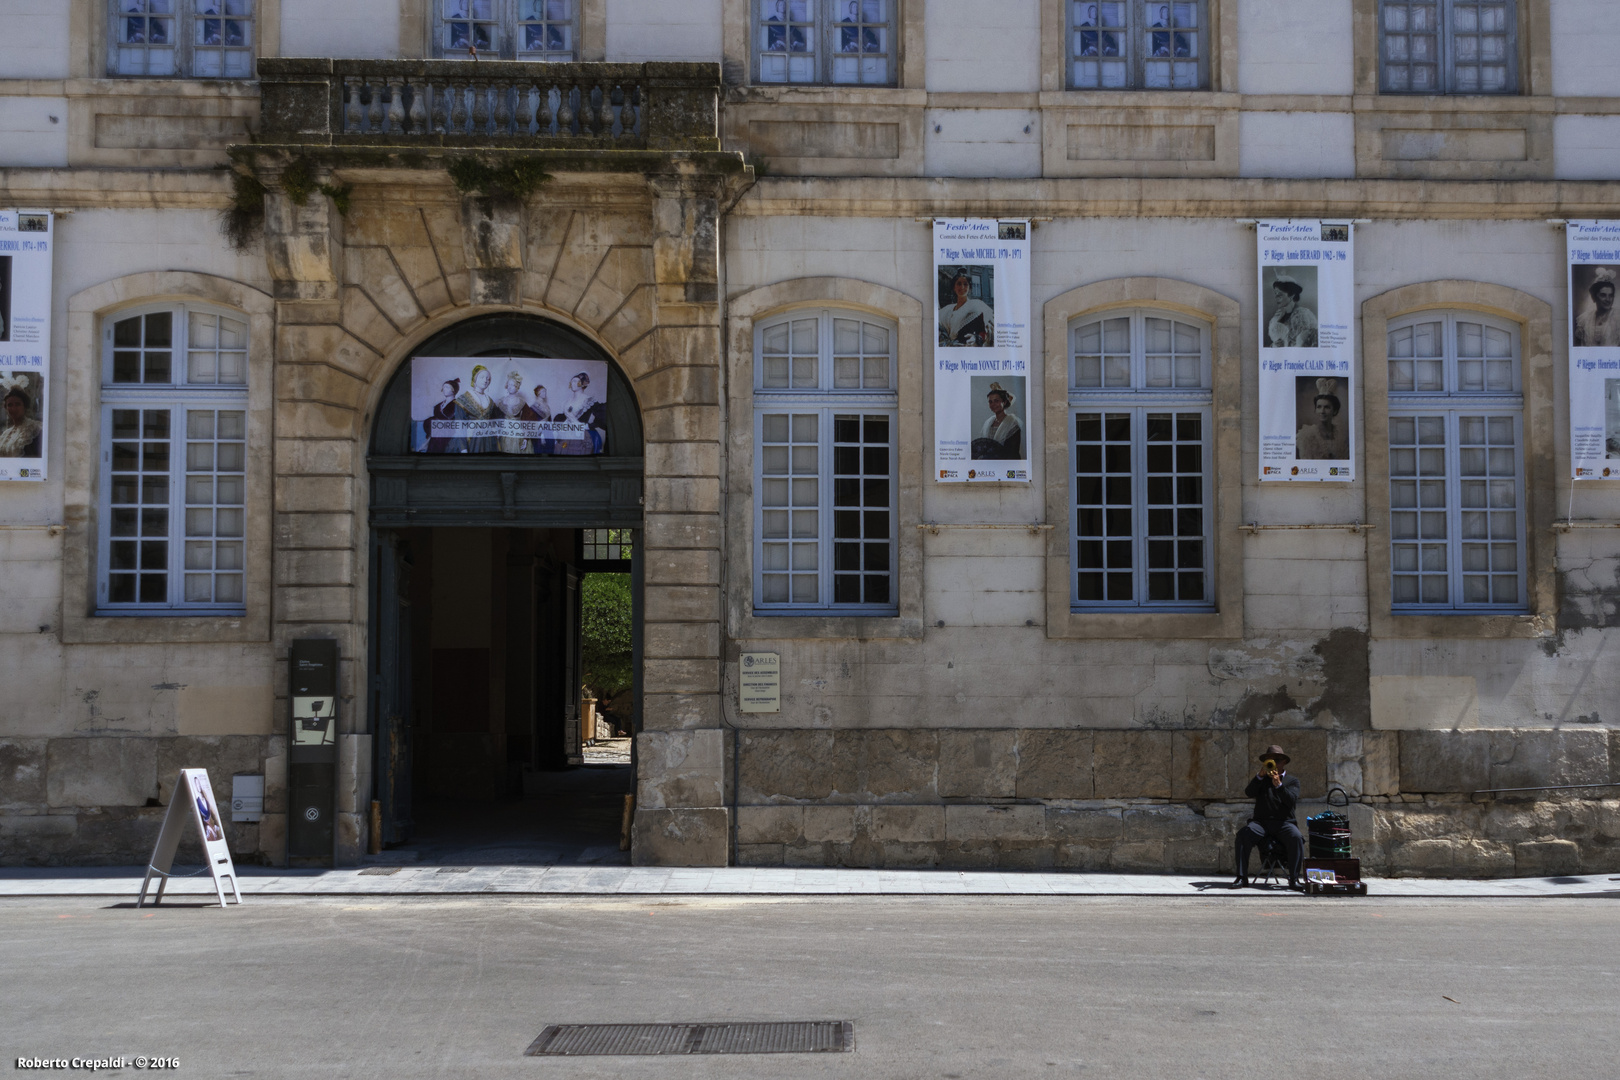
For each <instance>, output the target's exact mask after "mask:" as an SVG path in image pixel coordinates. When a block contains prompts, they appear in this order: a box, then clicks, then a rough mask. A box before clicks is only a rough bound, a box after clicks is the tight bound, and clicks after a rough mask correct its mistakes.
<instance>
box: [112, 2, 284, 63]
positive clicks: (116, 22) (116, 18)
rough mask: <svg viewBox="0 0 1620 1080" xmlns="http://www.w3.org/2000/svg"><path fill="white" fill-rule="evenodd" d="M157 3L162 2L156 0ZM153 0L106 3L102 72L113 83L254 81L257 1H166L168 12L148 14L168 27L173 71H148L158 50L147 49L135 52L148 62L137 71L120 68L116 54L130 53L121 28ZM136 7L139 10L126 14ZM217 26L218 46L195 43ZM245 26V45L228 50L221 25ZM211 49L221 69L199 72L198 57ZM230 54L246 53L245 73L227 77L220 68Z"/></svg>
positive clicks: (257, 42)
mask: <svg viewBox="0 0 1620 1080" xmlns="http://www.w3.org/2000/svg"><path fill="white" fill-rule="evenodd" d="M158 2H159V3H162V2H163V0H158ZM152 3H153V0H108V4H107V74H108V76H109V77H111V78H117V79H140V78H158V79H222V80H233V81H235V80H247V79H252V78H254V77H255V71H256V64H255V61H256V60H257V56H258V48H259V40H258V39H259V31H260V27H259V8H260V7H261V6H262V0H167V6H168V7H169V8H170V11H168V12H150V14H156V15H158V16H159V17H161V18H166V19H168V20H169V22H170V23H171V24H172V26H173V38H172V40H171V42H170V44H169V45H168V46H167V47H166V48H167V50H168V51H169V52H170V53H171V55H172V56H173V58H174V61H173V67H172V70H169V71H155V72H154V71H152V70H150V67H151V64H150V57H151V56H152V54H153V53H154V52H155V51H157V50H154V49H152V47H151V46H148V45H141V46H139V50H140V52H141V53H142V54H143V56H144V57H146V58H147V62H146V64H145V67H146V69H147V70H142V71H125V70H122V68H121V65H120V63H119V57H120V54H121V53H122V52H124V51H126V50H129V49H130V45H129V43H128V42H125V41H123V33H124V29H125V22H124V20H125V19H127V18H131V17H135V18H141V17H145V16H146V15H147V14H149V11H148V10H146V9H149V8H150V7H151V6H152ZM244 3H245V4H246V6H247V8H248V11H247V13H246V14H241V13H240V12H238V13H236V14H228V13H227V12H228V11H229V9H231V8H238V7H240V6H241V5H243V4H244ZM132 6H138V7H139V8H140V9H142V10H126V9H129V8H131V7H132ZM216 21H217V22H219V23H220V24H221V25H220V26H219V27H218V29H219V32H220V35H221V38H222V42H221V44H219V45H212V44H203V43H200V42H198V41H197V35H198V34H199V33H202V32H205V31H206V30H208V29H210V24H211V23H213V22H216ZM226 21H229V22H233V23H242V22H245V23H247V41H246V43H245V44H243V45H240V46H227V45H225V44H224V43H223V37H224V34H225V26H224V23H225V22H226ZM211 51H218V52H219V53H220V70H219V71H218V72H206V73H202V74H199V73H198V72H197V70H196V68H197V66H198V55H199V54H201V53H207V52H211ZM230 53H245V54H246V55H247V58H248V60H247V70H246V71H244V72H236V73H229V72H227V71H226V70H225V68H226V66H227V56H228V54H230Z"/></svg>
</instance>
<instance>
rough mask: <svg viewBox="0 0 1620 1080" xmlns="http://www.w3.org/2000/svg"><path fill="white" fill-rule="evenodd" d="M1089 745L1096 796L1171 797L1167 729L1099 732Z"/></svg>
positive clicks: (1106, 797)
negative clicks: (1092, 748)
mask: <svg viewBox="0 0 1620 1080" xmlns="http://www.w3.org/2000/svg"><path fill="white" fill-rule="evenodd" d="M1092 745H1093V747H1094V751H1093V755H1092V784H1093V794H1094V795H1095V797H1096V798H1099V799H1168V798H1169V797H1170V732H1168V731H1099V732H1097V733H1096V735H1095V737H1094V742H1093V744H1092Z"/></svg>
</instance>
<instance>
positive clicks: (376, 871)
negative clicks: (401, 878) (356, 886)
mask: <svg viewBox="0 0 1620 1080" xmlns="http://www.w3.org/2000/svg"><path fill="white" fill-rule="evenodd" d="M400 869H401V868H400V867H398V866H368V867H366V868H365V869H364V870H362V871H360V876H361V877H387V876H388V875H389V874H397V873H399V872H400Z"/></svg>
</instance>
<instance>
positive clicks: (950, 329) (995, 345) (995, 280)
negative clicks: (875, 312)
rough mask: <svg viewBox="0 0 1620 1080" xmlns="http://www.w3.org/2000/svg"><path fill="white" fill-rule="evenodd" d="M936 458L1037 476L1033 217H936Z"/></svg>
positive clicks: (940, 463)
mask: <svg viewBox="0 0 1620 1080" xmlns="http://www.w3.org/2000/svg"><path fill="white" fill-rule="evenodd" d="M934 291H935V295H934V305H935V307H936V309H937V312H936V315H935V320H934V321H935V326H934V340H935V345H934V462H935V469H936V470H937V473H936V475H937V478H938V479H939V480H940V481H941V482H943V483H982V482H985V481H1012V482H1015V483H1026V484H1027V483H1029V462H1030V445H1029V427H1028V423H1029V417H1030V414H1031V412H1032V410H1031V408H1030V400H1029V387H1030V377H1029V347H1030V341H1029V319H1030V307H1029V222H1028V221H1025V220H1018V221H995V220H990V219H982V218H973V219H943V218H942V219H939V220H936V221H935V222H934Z"/></svg>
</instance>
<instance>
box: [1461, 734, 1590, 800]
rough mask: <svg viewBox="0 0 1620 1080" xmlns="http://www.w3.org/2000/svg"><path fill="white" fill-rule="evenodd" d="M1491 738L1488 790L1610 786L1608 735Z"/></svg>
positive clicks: (1518, 735)
mask: <svg viewBox="0 0 1620 1080" xmlns="http://www.w3.org/2000/svg"><path fill="white" fill-rule="evenodd" d="M1490 736H1491V779H1490V783H1489V784H1488V785H1486V786H1488V787H1493V788H1509V787H1542V786H1547V785H1555V784H1602V783H1607V782H1608V779H1609V733H1608V732H1606V731H1535V730H1531V731H1493V732H1491V733H1490Z"/></svg>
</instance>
